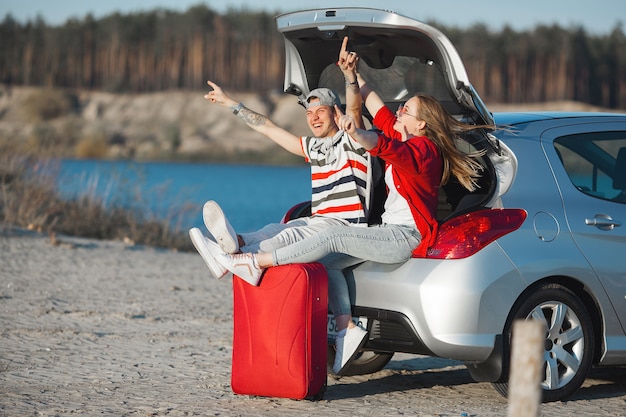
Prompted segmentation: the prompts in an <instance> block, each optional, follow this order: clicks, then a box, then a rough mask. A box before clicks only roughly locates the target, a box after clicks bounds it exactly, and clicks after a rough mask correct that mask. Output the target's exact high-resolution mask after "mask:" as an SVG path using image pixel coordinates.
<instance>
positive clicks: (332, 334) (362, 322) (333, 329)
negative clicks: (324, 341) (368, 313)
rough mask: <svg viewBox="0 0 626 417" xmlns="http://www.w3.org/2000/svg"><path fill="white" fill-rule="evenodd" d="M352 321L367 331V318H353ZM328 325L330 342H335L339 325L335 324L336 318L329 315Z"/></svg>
mask: <svg viewBox="0 0 626 417" xmlns="http://www.w3.org/2000/svg"><path fill="white" fill-rule="evenodd" d="M352 320H353V321H354V322H355V323H356V324H357V325H359V326H361V327H362V328H364V329H367V317H352ZM327 323H328V325H327V326H326V331H327V333H328V340H331V341H334V340H335V338H336V337H337V323H335V316H333V315H332V314H329V315H328V322H327Z"/></svg>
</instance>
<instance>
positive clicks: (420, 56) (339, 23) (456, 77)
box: [276, 8, 494, 124]
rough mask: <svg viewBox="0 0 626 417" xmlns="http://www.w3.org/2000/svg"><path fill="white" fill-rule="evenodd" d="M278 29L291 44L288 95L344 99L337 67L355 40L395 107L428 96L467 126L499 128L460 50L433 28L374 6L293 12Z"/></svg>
mask: <svg viewBox="0 0 626 417" xmlns="http://www.w3.org/2000/svg"><path fill="white" fill-rule="evenodd" d="M276 25H277V28H278V31H279V32H281V33H282V35H283V37H284V40H285V51H286V67H285V91H286V92H289V93H291V94H294V95H296V96H298V97H300V99H303V98H304V97H305V96H306V94H307V93H308V92H310V91H311V90H313V89H314V88H317V87H328V88H331V89H333V90H335V91H336V92H337V93H338V94H340V95H342V94H344V90H345V85H344V79H343V74H342V73H341V71H340V69H339V68H338V67H337V66H336V65H335V63H336V61H337V57H338V54H339V50H340V48H341V43H342V41H343V38H344V37H345V36H348V37H349V44H348V48H349V49H350V50H352V51H355V52H357V53H358V54H359V56H360V59H361V60H360V63H359V71H360V72H361V73H362V74H363V76H364V78H365V79H366V80H367V81H368V83H369V84H370V86H371V87H372V88H373V89H374V90H375V91H376V92H377V93H378V94H379V95H380V96H381V98H382V99H383V101H385V103H386V104H387V105H388V106H389V107H390V108H395V107H397V106H398V104H400V103H402V102H404V101H406V100H407V99H408V98H410V97H411V95H413V94H414V93H416V92H421V93H425V94H430V95H433V96H434V97H436V98H437V99H439V100H440V101H441V102H442V104H443V105H444V107H446V109H447V110H448V111H449V112H450V113H451V114H453V115H455V116H457V117H460V118H463V119H464V120H466V121H471V122H474V123H476V124H494V122H493V117H492V115H491V113H490V112H489V111H488V110H487V108H486V106H485V105H484V103H483V101H482V100H481V98H480V97H479V95H478V93H477V92H476V90H475V89H474V87H473V86H472V85H471V83H470V81H469V79H468V76H467V73H466V71H465V66H464V65H463V62H462V60H461V58H460V56H459V54H458V52H457V50H456V48H455V47H454V46H453V44H452V42H450V40H449V39H448V38H447V37H446V36H445V35H444V34H443V33H442V32H440V31H439V30H438V29H436V28H434V27H432V26H430V25H427V24H425V23H423V22H420V21H418V20H414V19H411V18H408V17H405V16H402V15H399V14H396V13H394V12H390V11H385V10H377V9H369V8H334V9H317V10H304V11H298V12H292V13H287V14H283V15H280V16H277V17H276ZM394 106H395V107H394Z"/></svg>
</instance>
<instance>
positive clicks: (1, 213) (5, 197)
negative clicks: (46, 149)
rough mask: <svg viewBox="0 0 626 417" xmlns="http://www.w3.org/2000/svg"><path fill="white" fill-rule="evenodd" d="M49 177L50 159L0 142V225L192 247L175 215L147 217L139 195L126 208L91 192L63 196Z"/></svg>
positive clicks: (51, 172) (52, 172)
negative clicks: (107, 201) (105, 201)
mask: <svg viewBox="0 0 626 417" xmlns="http://www.w3.org/2000/svg"><path fill="white" fill-rule="evenodd" d="M55 175H56V174H55V169H54V163H53V162H52V160H48V159H44V158H42V157H40V156H37V155H35V154H24V153H22V152H17V151H15V150H14V149H11V148H10V147H7V146H0V223H3V224H4V225H5V226H14V227H21V228H27V229H31V230H37V231H40V232H44V233H48V234H49V235H50V236H51V239H54V236H56V235H57V234H64V235H70V236H80V237H87V238H95V239H106V240H124V241H126V242H129V243H132V244H142V245H148V246H154V247H161V248H169V249H173V250H181V251H192V250H193V246H192V244H191V242H190V240H189V236H188V234H187V231H186V230H184V231H181V230H179V229H178V228H176V227H172V225H175V224H176V217H177V216H176V215H172V216H171V218H168V219H163V220H154V219H152V218H147V216H146V215H145V214H144V213H147V212H148V211H147V210H146V208H145V207H142V201H143V200H142V199H141V197H140V196H137V197H136V200H137V201H136V203H135V204H132V207H131V208H128V207H127V206H125V207H123V206H122V205H121V204H115V203H109V204H105V203H104V201H103V199H102V198H100V197H98V196H97V195H95V194H94V193H91V194H87V195H83V196H81V197H77V198H74V199H63V198H62V197H61V195H60V194H59V191H58V190H57V188H56V178H55Z"/></svg>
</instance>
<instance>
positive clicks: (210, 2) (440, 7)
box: [0, 0, 626, 35]
mask: <svg viewBox="0 0 626 417" xmlns="http://www.w3.org/2000/svg"><path fill="white" fill-rule="evenodd" d="M198 4H205V5H207V6H208V7H210V8H211V9H213V10H216V11H218V12H225V11H226V10H228V9H229V8H232V9H235V10H238V9H242V8H245V9H248V10H255V11H256V10H264V11H267V12H269V13H273V14H280V13H284V12H291V11H296V10H303V9H312V8H329V7H344V6H361V7H373V8H382V9H387V10H391V11H394V12H397V13H399V14H403V15H405V16H408V17H411V18H414V19H416V20H422V21H430V20H435V21H437V22H439V23H441V24H444V25H449V26H457V27H459V28H467V27H469V26H472V25H473V24H476V23H483V24H485V25H486V26H487V27H488V28H489V29H491V30H494V31H499V30H501V29H502V28H503V27H504V25H508V26H509V27H511V28H513V29H514V30H517V31H523V30H528V29H533V28H534V27H536V26H537V25H539V24H543V25H552V24H558V25H559V26H561V27H563V28H571V27H580V26H582V27H583V28H584V29H585V30H586V31H587V32H588V33H591V34H596V35H603V34H608V33H610V32H611V31H612V30H613V29H614V28H615V27H616V25H617V24H620V23H621V24H624V25H626V1H624V0H595V1H593V0H522V1H513V2H509V1H505V0H473V1H472V0H469V1H468V0H436V1H428V0H334V1H329V0H316V1H312V0H287V1H286V0H226V1H224V0H98V1H95V0H60V1H51V0H0V19H2V20H4V17H5V16H6V15H7V14H9V13H10V14H11V16H12V17H13V18H14V19H16V20H18V21H19V22H22V23H25V22H27V21H28V20H31V21H32V20H34V19H35V18H36V17H37V16H41V17H42V18H43V19H44V21H45V22H46V23H47V24H49V25H61V24H63V23H65V21H66V20H67V19H69V18H78V19H82V18H84V17H85V16H86V15H87V14H89V13H91V14H92V16H93V17H95V18H101V17H104V16H106V15H109V14H111V13H114V12H120V13H122V14H127V13H134V12H138V11H151V10H154V9H156V8H164V9H169V10H174V11H180V12H183V11H185V10H187V9H189V7H191V6H194V5H198ZM622 30H623V31H626V27H625V26H622Z"/></svg>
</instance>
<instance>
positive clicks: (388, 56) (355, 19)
mask: <svg viewBox="0 0 626 417" xmlns="http://www.w3.org/2000/svg"><path fill="white" fill-rule="evenodd" d="M276 25H277V28H278V30H279V31H280V32H281V33H282V34H283V37H284V40H285V54H286V64H285V65H286V67H285V91H286V92H287V93H290V94H293V95H295V96H297V97H298V98H299V99H300V101H302V100H304V98H305V97H306V95H307V94H308V93H309V92H310V91H311V90H313V89H315V88H318V87H327V88H330V89H332V90H334V91H336V92H337V94H339V96H340V97H341V99H342V102H343V103H345V81H344V77H343V73H342V72H341V70H340V69H339V68H338V67H337V65H336V62H337V59H338V54H339V50H340V49H341V44H342V42H343V38H344V37H345V36H348V38H349V43H348V49H349V50H351V51H355V52H357V53H358V55H359V57H360V61H359V72H360V73H361V74H362V75H363V77H364V78H365V80H366V81H367V82H368V84H369V85H370V87H371V88H372V89H373V90H374V91H376V92H377V93H378V95H379V96H380V97H381V98H382V99H383V101H384V102H385V104H386V105H387V106H388V107H389V108H391V109H394V110H395V109H396V108H397V107H398V105H399V104H401V103H404V102H405V101H406V100H407V99H409V98H410V97H411V96H412V95H413V94H415V93H418V92H419V93H424V94H429V95H432V96H434V97H435V98H437V99H438V100H439V101H440V102H441V103H442V104H443V105H444V107H445V108H446V109H447V110H448V111H449V112H450V113H451V114H452V115H453V116H455V117H456V118H458V119H459V120H463V121H464V122H466V123H473V124H489V125H494V124H495V123H494V120H493V117H492V115H491V113H489V111H488V110H487V108H486V107H485V105H484V104H483V102H482V100H481V99H480V97H479V96H478V94H477V92H476V91H475V90H474V88H473V87H472V85H471V84H470V82H469V79H468V77H467V73H466V71H465V67H464V65H463V62H462V60H461V58H460V56H459V54H458V52H457V51H456V49H455V48H454V46H453V45H452V43H451V42H450V40H449V39H448V38H447V37H446V36H445V35H444V34H443V33H441V32H440V31H439V30H437V29H436V28H434V27H432V26H429V25H427V24H425V23H423V22H420V21H417V20H414V19H410V18H407V17H404V16H401V15H398V14H396V13H393V12H389V11H384V10H377V9H369V8H335V9H318V10H305V11H299V12H293V13H287V14H283V15H280V16H278V17H276ZM363 114H364V116H365V117H367V118H368V120H369V121H370V122H371V120H372V118H373V115H370V114H368V113H367V109H364V111H363ZM373 127H374V128H375V126H373ZM457 146H458V148H459V149H461V150H462V151H464V152H472V151H475V150H481V149H485V150H486V151H487V154H486V156H485V157H484V158H482V164H483V166H484V171H483V175H482V178H481V179H480V181H479V185H480V188H479V189H478V190H476V191H475V192H473V193H470V192H468V191H466V190H465V189H464V188H463V187H461V186H460V185H459V184H458V183H457V182H456V181H454V180H451V181H449V182H448V184H446V185H445V186H444V187H442V188H441V192H440V200H439V209H438V216H437V217H438V219H439V220H440V221H444V220H445V219H447V218H450V217H453V216H455V215H457V214H460V213H463V212H467V211H470V210H472V209H475V208H480V207H494V206H497V205H498V198H499V196H500V195H501V194H503V193H504V192H505V191H506V189H507V188H508V185H509V184H510V182H511V181H512V177H513V174H514V172H515V168H516V167H515V160H514V158H513V157H512V155H511V154H510V152H509V151H508V149H507V148H506V147H504V146H503V145H502V144H500V143H498V141H497V140H496V139H495V138H494V137H493V136H491V135H489V134H488V133H487V132H486V131H476V132H473V133H471V134H469V135H467V136H466V137H464V138H461V140H460V141H459V142H458V144H457Z"/></svg>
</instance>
